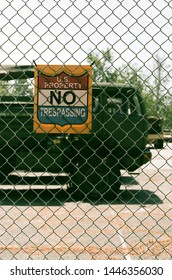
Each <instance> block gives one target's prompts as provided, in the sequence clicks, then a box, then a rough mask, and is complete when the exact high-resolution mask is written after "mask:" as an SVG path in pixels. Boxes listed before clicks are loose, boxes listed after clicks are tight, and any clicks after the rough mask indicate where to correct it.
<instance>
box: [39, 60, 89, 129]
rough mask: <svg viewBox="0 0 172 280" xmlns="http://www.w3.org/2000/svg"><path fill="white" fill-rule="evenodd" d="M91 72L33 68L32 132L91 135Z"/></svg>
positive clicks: (86, 69)
mask: <svg viewBox="0 0 172 280" xmlns="http://www.w3.org/2000/svg"><path fill="white" fill-rule="evenodd" d="M91 128H92V69H91V67H90V66H88V65H84V66H77V65H68V66H60V65H51V66H46V65H38V66H36V67H35V97H34V130H35V132H37V133H86V134H87V133H90V132H91Z"/></svg>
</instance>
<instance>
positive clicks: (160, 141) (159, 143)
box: [154, 139, 164, 149]
mask: <svg viewBox="0 0 172 280" xmlns="http://www.w3.org/2000/svg"><path fill="white" fill-rule="evenodd" d="M163 145H164V141H163V139H158V140H157V141H156V142H155V145H154V147H155V149H163Z"/></svg>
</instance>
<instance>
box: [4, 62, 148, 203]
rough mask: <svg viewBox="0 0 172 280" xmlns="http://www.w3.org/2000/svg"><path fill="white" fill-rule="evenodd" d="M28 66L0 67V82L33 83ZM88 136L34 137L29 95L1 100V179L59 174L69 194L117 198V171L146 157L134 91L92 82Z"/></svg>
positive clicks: (142, 112) (143, 121)
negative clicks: (21, 172) (15, 174)
mask: <svg viewBox="0 0 172 280" xmlns="http://www.w3.org/2000/svg"><path fill="white" fill-rule="evenodd" d="M33 77H34V69H33V67H24V66H23V67H16V68H15V69H13V68H12V67H10V68H9V69H7V70H4V69H1V71H0V80H2V81H6V80H14V79H20V78H22V79H28V78H30V79H32V78H33ZM88 110H90V112H91V114H92V118H91V122H92V123H91V125H89V129H90V131H89V133H88V134H82V133H75V134H72V133H68V134H67V133H61V134H60V133H58V134H56V133H42V134H39V133H36V132H35V131H34V129H33V119H34V118H33V116H34V100H33V96H10V94H9V93H8V94H7V95H3V96H1V97H0V173H1V174H0V176H1V177H3V176H4V177H6V176H7V175H8V174H10V173H11V172H12V171H13V170H26V171H33V172H50V173H55V174H60V173H64V174H66V175H67V177H68V180H67V182H68V190H69V192H71V193H77V192H78V191H79V192H80V193H82V195H84V196H87V197H93V198H101V197H106V196H108V197H109V196H110V198H112V197H113V196H114V195H116V194H117V193H118V191H119V189H120V186H121V170H122V169H125V170H127V171H129V172H133V171H134V170H136V169H137V168H139V167H140V166H142V165H143V164H145V163H147V162H148V161H149V160H150V159H151V152H150V150H149V148H147V147H146V145H147V141H148V140H147V137H148V121H147V117H146V108H145V103H144V100H143V98H142V96H141V94H140V92H139V90H138V88H137V87H135V86H133V85H127V84H119V83H118V84H117V83H94V84H93V85H92V103H91V106H90V107H88Z"/></svg>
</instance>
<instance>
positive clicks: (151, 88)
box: [88, 49, 172, 128]
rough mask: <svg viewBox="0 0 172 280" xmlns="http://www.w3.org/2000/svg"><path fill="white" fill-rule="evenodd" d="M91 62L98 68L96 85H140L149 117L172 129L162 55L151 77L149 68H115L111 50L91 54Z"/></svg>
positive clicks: (170, 109)
mask: <svg viewBox="0 0 172 280" xmlns="http://www.w3.org/2000/svg"><path fill="white" fill-rule="evenodd" d="M88 62H89V63H90V64H93V65H94V67H93V81H97V82H112V83H113V82H119V83H128V84H134V85H137V86H138V88H139V90H140V92H141V93H142V96H143V97H144V99H145V103H146V107H147V114H148V116H151V115H153V116H157V117H162V118H163V119H164V125H165V126H167V127H168V128H172V99H171V96H170V94H168V81H169V75H168V65H166V63H165V61H164V59H162V58H160V56H159V55H156V56H155V58H154V69H153V70H152V71H151V74H149V73H150V72H149V70H148V69H147V68H146V67H145V68H144V69H143V68H142V69H140V68H139V67H138V66H136V65H135V66H133V65H131V64H130V65H129V64H124V65H122V66H121V67H119V68H118V69H117V68H115V67H114V58H113V55H112V53H111V51H110V49H107V50H106V51H101V52H93V53H90V54H89V55H88Z"/></svg>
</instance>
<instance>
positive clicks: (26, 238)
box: [0, 144, 172, 260]
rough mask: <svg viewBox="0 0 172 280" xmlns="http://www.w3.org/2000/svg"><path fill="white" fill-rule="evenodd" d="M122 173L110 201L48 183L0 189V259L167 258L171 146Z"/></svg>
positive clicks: (170, 250) (23, 181) (13, 183)
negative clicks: (88, 197) (82, 197)
mask: <svg viewBox="0 0 172 280" xmlns="http://www.w3.org/2000/svg"><path fill="white" fill-rule="evenodd" d="M152 155H153V157H152V161H151V162H150V163H148V164H147V165H145V166H143V167H142V168H141V169H139V170H137V171H136V172H135V173H132V174H128V173H126V172H123V173H122V188H121V193H120V194H119V196H118V197H117V198H116V199H114V200H108V201H106V200H99V201H90V200H89V201H88V200H87V201H83V200H80V199H79V198H78V199H75V200H74V199H73V198H72V197H70V195H69V194H68V193H67V191H66V189H65V185H63V186H59V187H58V189H57V186H54V182H53V181H51V180H52V179H47V178H43V177H42V178H41V180H38V179H33V177H29V176H28V177H26V178H24V177H21V178H20V179H19V178H17V179H16V177H15V176H11V177H10V178H9V180H8V182H4V183H2V184H1V187H0V198H1V199H0V205H1V206H0V259H37V260H39V259H64V260H77V259H79V260H84V259H92V260H94V259H97V260H102V259H103V260H104V259H106V260H107V259H110V260H116V259H118V260H121V259H128V260H129V259H171V256H172V173H171V167H172V144H166V146H165V147H164V149H162V150H154V149H152Z"/></svg>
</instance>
